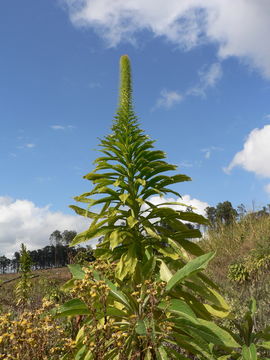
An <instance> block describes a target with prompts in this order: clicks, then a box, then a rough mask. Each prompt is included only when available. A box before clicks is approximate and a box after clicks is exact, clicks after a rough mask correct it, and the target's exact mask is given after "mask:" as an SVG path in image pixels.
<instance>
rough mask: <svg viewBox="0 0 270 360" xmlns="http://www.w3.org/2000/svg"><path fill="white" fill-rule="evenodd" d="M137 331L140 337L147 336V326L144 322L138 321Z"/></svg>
mask: <svg viewBox="0 0 270 360" xmlns="http://www.w3.org/2000/svg"><path fill="white" fill-rule="evenodd" d="M135 331H136V333H137V334H138V335H144V336H145V335H146V326H145V323H144V321H143V320H141V319H140V320H138V321H137V323H136V326H135Z"/></svg>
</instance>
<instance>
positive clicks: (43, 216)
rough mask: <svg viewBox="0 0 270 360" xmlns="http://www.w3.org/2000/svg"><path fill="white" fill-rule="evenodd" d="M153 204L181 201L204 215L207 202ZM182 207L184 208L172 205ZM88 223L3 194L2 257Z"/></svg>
mask: <svg viewBox="0 0 270 360" xmlns="http://www.w3.org/2000/svg"><path fill="white" fill-rule="evenodd" d="M150 201H151V202H152V203H154V204H157V203H161V202H172V201H179V202H181V203H184V204H186V205H188V206H193V207H194V212H196V213H198V214H202V215H205V211H204V210H205V208H206V207H207V206H208V204H207V203H206V202H202V201H200V200H198V199H192V198H191V197H190V196H189V195H184V196H183V197H182V199H180V198H179V199H177V200H175V199H173V198H165V197H164V198H161V197H159V196H153V197H151V198H150ZM169 206H171V207H173V208H176V209H179V210H186V208H185V207H182V206H175V205H169ZM88 226H89V219H85V218H83V217H81V216H76V215H67V214H63V213H62V212H53V211H51V210H50V208H49V206H45V207H38V206H36V205H35V204H34V203H33V202H32V201H29V200H19V199H17V200H14V199H11V198H9V197H6V196H2V197H0V229H1V231H0V256H1V255H6V256H8V257H10V258H11V257H12V256H13V254H14V252H15V251H18V250H19V248H20V245H21V243H24V244H25V245H26V246H27V248H28V249H29V250H34V249H38V248H42V247H44V246H46V245H48V244H49V237H50V235H51V233H52V232H53V231H54V230H60V231H64V230H75V231H77V232H78V233H79V232H81V231H84V230H86V229H87V228H88Z"/></svg>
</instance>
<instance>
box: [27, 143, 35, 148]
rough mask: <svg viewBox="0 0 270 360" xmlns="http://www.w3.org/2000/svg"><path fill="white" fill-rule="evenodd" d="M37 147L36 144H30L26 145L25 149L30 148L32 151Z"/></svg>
mask: <svg viewBox="0 0 270 360" xmlns="http://www.w3.org/2000/svg"><path fill="white" fill-rule="evenodd" d="M35 146H36V144H33V143H29V144H25V147H27V148H29V149H32V148H34V147H35Z"/></svg>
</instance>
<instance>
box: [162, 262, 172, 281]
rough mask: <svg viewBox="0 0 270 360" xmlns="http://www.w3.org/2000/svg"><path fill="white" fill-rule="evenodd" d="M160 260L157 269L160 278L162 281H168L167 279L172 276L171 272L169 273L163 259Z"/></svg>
mask: <svg viewBox="0 0 270 360" xmlns="http://www.w3.org/2000/svg"><path fill="white" fill-rule="evenodd" d="M160 262H161V265H160V269H159V274H160V279H161V280H162V281H166V282H169V280H170V279H171V278H172V276H173V274H172V273H171V271H170V269H169V268H168V266H167V265H166V264H165V262H164V261H162V260H160Z"/></svg>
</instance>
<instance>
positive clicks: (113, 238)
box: [110, 230, 122, 250]
mask: <svg viewBox="0 0 270 360" xmlns="http://www.w3.org/2000/svg"><path fill="white" fill-rule="evenodd" d="M121 242H122V238H121V236H120V234H119V231H118V230H114V231H113V232H112V233H111V234H110V245H111V249H112V250H113V249H115V248H116V247H117V246H118V245H120V244H121Z"/></svg>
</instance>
